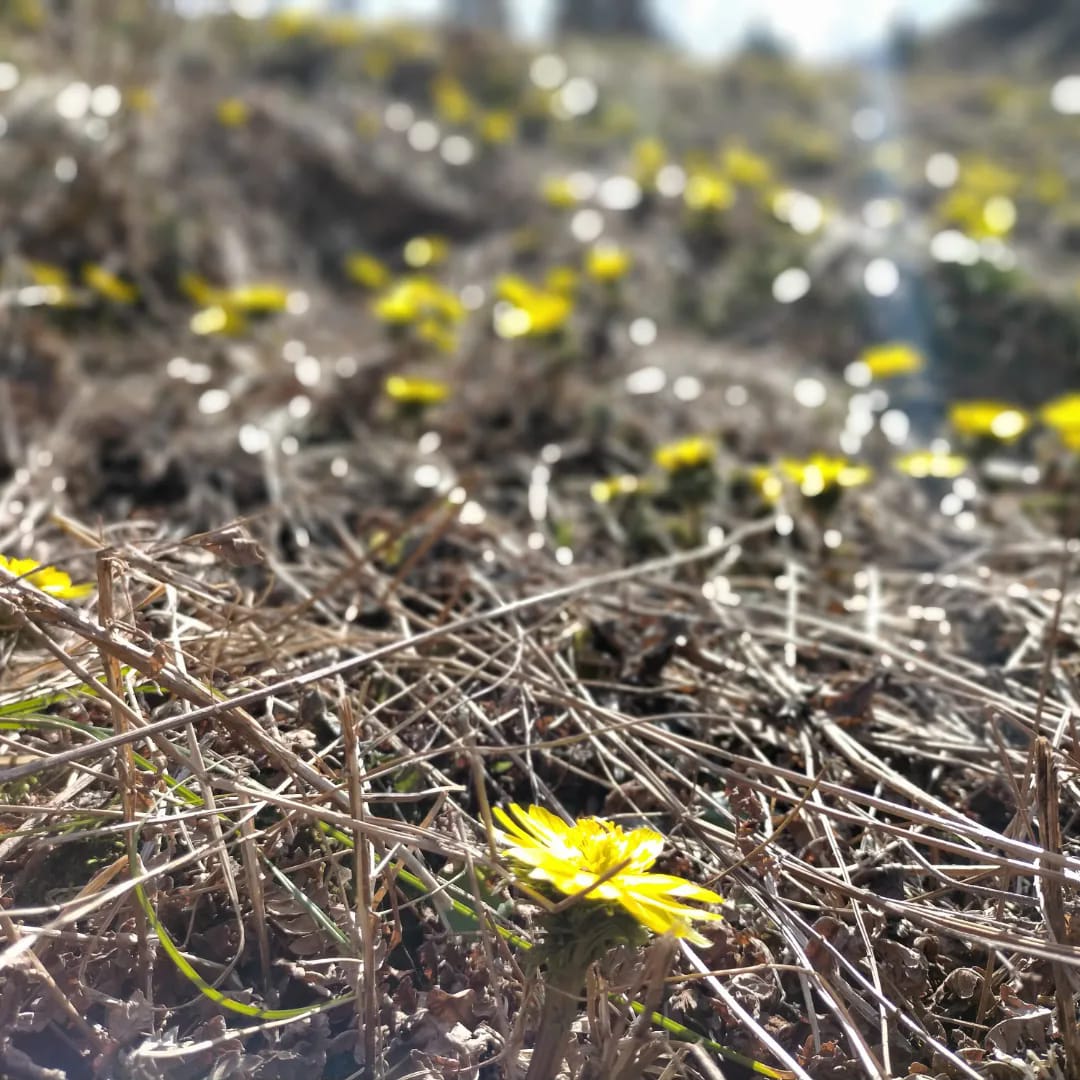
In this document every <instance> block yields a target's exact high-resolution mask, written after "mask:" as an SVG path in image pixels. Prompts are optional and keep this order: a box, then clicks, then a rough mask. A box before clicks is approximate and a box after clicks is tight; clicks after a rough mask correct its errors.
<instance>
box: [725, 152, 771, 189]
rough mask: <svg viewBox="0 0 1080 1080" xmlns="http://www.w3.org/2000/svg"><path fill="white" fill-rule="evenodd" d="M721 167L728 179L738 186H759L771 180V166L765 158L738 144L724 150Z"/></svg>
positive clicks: (763, 185) (765, 184)
mask: <svg viewBox="0 0 1080 1080" xmlns="http://www.w3.org/2000/svg"><path fill="white" fill-rule="evenodd" d="M723 168H724V172H725V174H726V175H727V177H728V179H730V180H731V182H732V183H733V184H737V185H738V186H739V187H749V188H759V187H765V186H767V185H768V184H770V183H771V182H772V166H771V165H770V164H769V163H768V162H767V161H766V160H765V158H763V157H761V156H760V155H759V154H755V153H753V152H752V151H750V150H747V149H746V147H744V146H740V145H738V144H735V145H732V146H729V147H728V148H727V149H726V150H725V151H724V153H723Z"/></svg>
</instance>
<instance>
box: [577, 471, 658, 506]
mask: <svg viewBox="0 0 1080 1080" xmlns="http://www.w3.org/2000/svg"><path fill="white" fill-rule="evenodd" d="M645 490H646V484H645V483H644V482H643V481H642V479H641V477H640V476H634V475H633V473H625V474H624V475H622V476H609V477H608V478H607V479H606V480H597V481H595V482H594V483H593V485H592V486H591V487H590V488H589V494H590V495H591V496H592V500H593V502H595V503H599V504H600V505H601V506H603V505H606V504H607V503H610V502H614V501H615V499H622V498H626V497H627V496H629V495H639V494H641V493H642V492H643V491H645Z"/></svg>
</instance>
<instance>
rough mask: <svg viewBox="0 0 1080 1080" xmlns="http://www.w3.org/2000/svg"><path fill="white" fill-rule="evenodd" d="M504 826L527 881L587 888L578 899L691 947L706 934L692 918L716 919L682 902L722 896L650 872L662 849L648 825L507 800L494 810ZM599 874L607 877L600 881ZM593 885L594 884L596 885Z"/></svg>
mask: <svg viewBox="0 0 1080 1080" xmlns="http://www.w3.org/2000/svg"><path fill="white" fill-rule="evenodd" d="M494 813H495V817H496V818H498V820H499V824H500V825H501V826H502V829H503V830H505V831H500V833H499V834H498V839H499V842H500V844H502V845H503V846H504V847H505V849H506V855H507V856H508V857H509V858H510V859H511V860H512V861H513V862H514V863H516V864H517V865H518V866H519V867H520V876H521V878H522V879H523V880H528V881H530V882H545V883H547V884H548V885H551V886H553V887H554V888H555V889H556V890H558V891H559V892H561V893H563V894H564V895H566V896H575V895H577V894H578V893H581V892H583V891H584V890H589V891H588V892H587V894H586V896H585V898H584V899H586V900H591V901H603V902H606V903H608V904H618V905H619V906H621V907H622V908H623V909H624V910H626V911H627V912H629V914H630V915H631V916H633V918H634V919H636V920H637V921H638V922H639V923H641V925H642V926H645V927H647V928H648V929H650V930H652V931H653V932H654V933H656V934H666V933H672V934H674V935H675V936H676V937H680V938H686V939H687V940H688V941H690V942H692V943H693V944H694V945H698V946H707V945H708V944H709V940H708V938H706V937H705V936H704V935H703V934H701V933H700V932H699V931H698V930H696V929H695V928H694V926H693V923H694V922H695V921H696V922H719V921H720V920H721V919H722V916H721V915H719V914H717V913H715V912H712V911H702V910H701V909H700V908H695V907H690V906H689V905H687V904H685V903H683V901H684V900H696V901H698V902H700V903H704V904H719V903H722V902H723V897H721V896H718V895H717V894H716V893H714V892H713V891H712V890H711V889H706V888H704V887H702V886H701V885H695V884H694V883H693V882H692V881H687V880H686V879H685V878H681V877H676V876H674V875H673V874H650V873H648V870H649V868H650V867H651V866H652V865H653V863H655V862H656V860H657V858H658V857H659V855H660V852H661V851H662V850H663V848H664V838H663V836H661V835H660V833H658V832H654V831H653V830H652V829H631V830H630V831H626V830H624V829H623V827H622V826H621V825H617V824H615V823H614V822H612V821H605V820H604V819H603V818H591V817H589V818H580V819H579V820H578V821H577V822H575V823H574V824H573V825H567V824H566V822H564V821H563V820H562V819H561V818H558V817H556V816H555V815H554V814H552V813H551V812H550V811H548V810H545V809H544V808H543V807H540V806H530V807H529V808H528V809H525V808H523V807H521V806H518V805H517V803H511V804H510V806H509V807H508V809H507V810H504V809H503V808H502V807H495V809H494ZM605 875H610V876H608V877H607V879H606V880H604V881H602V882H601V879H602V878H604V877H605ZM597 882H601V883H600V884H597Z"/></svg>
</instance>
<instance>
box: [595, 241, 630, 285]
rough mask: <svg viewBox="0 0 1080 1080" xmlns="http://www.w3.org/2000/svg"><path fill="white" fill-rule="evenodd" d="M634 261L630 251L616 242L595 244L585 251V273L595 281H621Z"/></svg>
mask: <svg viewBox="0 0 1080 1080" xmlns="http://www.w3.org/2000/svg"><path fill="white" fill-rule="evenodd" d="M633 263H634V259H633V256H632V255H631V254H630V252H629V251H627V250H626V249H625V248H621V247H618V246H617V245H616V244H594V245H593V246H592V247H591V248H589V250H588V251H587V252H586V253H585V273H586V274H588V275H589V277H591V278H593V280H595V281H605V282H612V281H619V280H620V279H621V278H624V277H626V275H627V273H628V272H629V270H630V267H631V266H632V265H633Z"/></svg>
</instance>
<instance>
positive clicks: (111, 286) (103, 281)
mask: <svg viewBox="0 0 1080 1080" xmlns="http://www.w3.org/2000/svg"><path fill="white" fill-rule="evenodd" d="M82 276H83V281H84V282H86V284H87V285H88V286H89V287H90V288H91V289H93V290H94V292H96V293H97V294H98V295H99V296H103V297H104V298H105V299H106V300H112V301H113V303H115V304H134V303H135V301H136V300H137V299H138V298H139V290H138V289H136V288H135V286H134V285H132V284H130V283H129V282H127V281H124V280H123V278H120V277H117V276H116V274H114V273H113V272H112V271H111V270H106V269H105V267H104V266H102V265H101V264H100V263H87V264H86V265H85V266H84V267H83V270H82Z"/></svg>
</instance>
